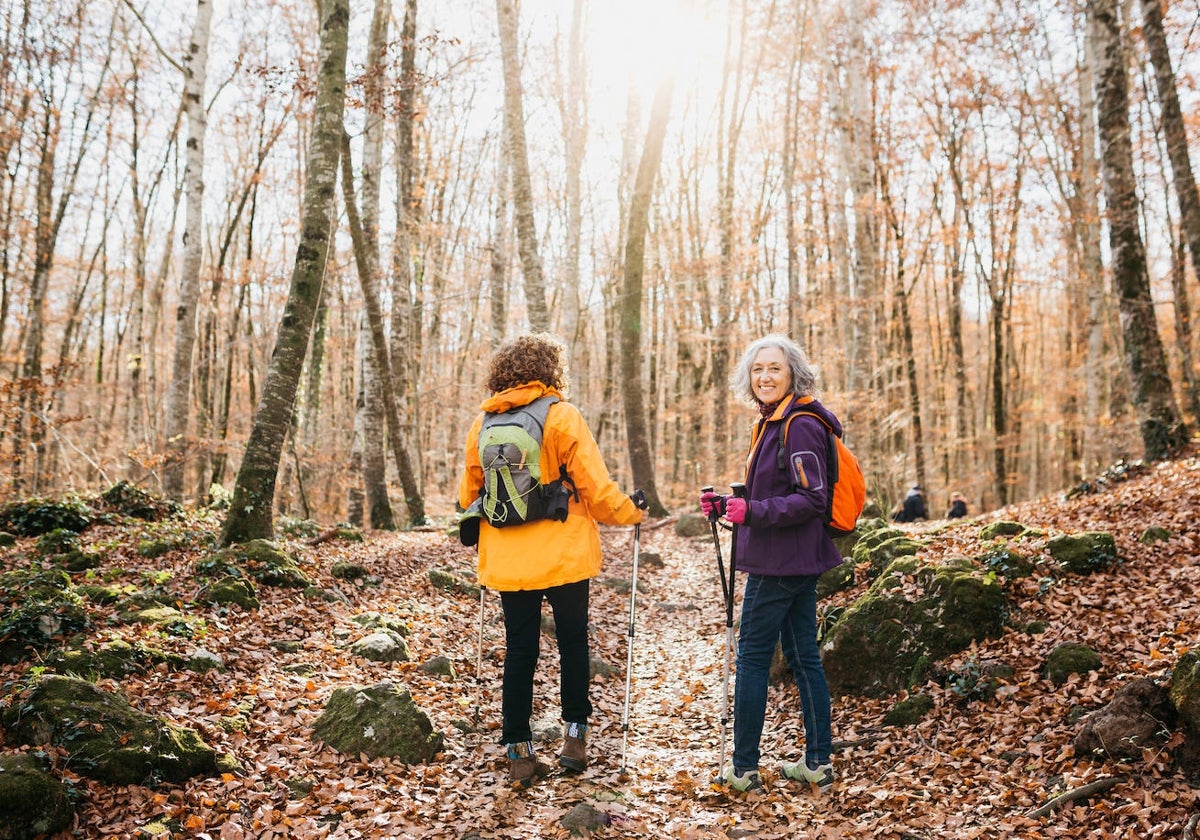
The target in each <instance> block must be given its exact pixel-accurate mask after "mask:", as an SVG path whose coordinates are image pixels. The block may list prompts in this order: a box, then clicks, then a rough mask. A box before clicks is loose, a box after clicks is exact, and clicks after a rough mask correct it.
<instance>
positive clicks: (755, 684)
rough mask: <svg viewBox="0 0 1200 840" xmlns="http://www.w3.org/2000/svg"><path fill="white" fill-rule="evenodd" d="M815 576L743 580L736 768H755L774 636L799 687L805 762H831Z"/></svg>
mask: <svg viewBox="0 0 1200 840" xmlns="http://www.w3.org/2000/svg"><path fill="white" fill-rule="evenodd" d="M818 577H819V576H818V575H799V576H794V577H773V576H769V575H749V576H748V578H747V580H746V594H745V599H744V600H743V602H742V628H741V632H740V633H739V635H738V652H737V680H736V683H735V687H734V693H733V767H734V770H736V771H737V772H738V773H745V772H747V771H750V770H757V769H758V760H759V758H760V756H761V753H760V752H759V749H758V742H759V740H760V739H761V738H762V730H763V718H764V717H765V716H766V713H767V684H768V681H769V678H770V671H771V658H772V656H774V654H775V643H776V642H780V643H782V645H783V655H784V657H786V659H787V662H788V665H789V666H791V669H792V673H793V674H794V675H795V677H796V687H797V688H798V689H800V707H801V709H802V711H803V713H804V746H805V762H806V763H807V764H808V766H809V767H817V766H820V765H822V764H828V763H829V759H830V754H831V753H832V750H833V736H832V734H831V724H830V716H831V712H830V703H829V685H828V683H826V682H825V669H824V668H823V667H822V666H821V652H820V650H819V649H818V647H817V579H818Z"/></svg>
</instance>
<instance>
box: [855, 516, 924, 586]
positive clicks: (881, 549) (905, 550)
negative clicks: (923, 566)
mask: <svg viewBox="0 0 1200 840" xmlns="http://www.w3.org/2000/svg"><path fill="white" fill-rule="evenodd" d="M920 550H921V543H919V542H917V541H916V540H914V539H912V538H911V537H910V536H909V535H908V534H906V533H904V532H903V531H901V530H899V529H898V528H881V529H879V530H877V531H873V532H871V533H870V534H867V535H866V536H865V537H862V538H861V539H860V540H859V541H858V543H857V544H856V545H855V546H854V552H853V555H852V557H853V559H854V563H855V564H856V565H862V564H864V563H865V564H866V565H867V577H868V578H869V579H874V578H876V577H878V576H879V575H881V574H883V572H884V570H885V569H887V567H888V566H889V565H890V564H891V562H892V561H893V560H895V559H896V558H897V557H913V556H915V555H916V553H917V552H918V551H920Z"/></svg>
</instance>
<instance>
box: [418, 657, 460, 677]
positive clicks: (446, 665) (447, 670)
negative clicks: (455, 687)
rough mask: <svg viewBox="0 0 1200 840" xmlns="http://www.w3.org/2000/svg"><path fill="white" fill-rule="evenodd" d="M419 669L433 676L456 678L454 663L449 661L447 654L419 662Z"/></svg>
mask: <svg viewBox="0 0 1200 840" xmlns="http://www.w3.org/2000/svg"><path fill="white" fill-rule="evenodd" d="M420 667H421V670H422V671H424V672H425V673H426V674H432V675H433V676H435V677H447V678H448V679H451V680H453V679H456V678H457V677H458V674H457V673H456V672H455V670H454V663H453V662H451V661H450V657H448V656H435V657H433V658H432V659H427V660H425V661H424V662H422V663H421V666H420Z"/></svg>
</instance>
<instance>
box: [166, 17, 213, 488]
mask: <svg viewBox="0 0 1200 840" xmlns="http://www.w3.org/2000/svg"><path fill="white" fill-rule="evenodd" d="M211 29H212V3H211V2H209V0H197V2H196V21H195V24H194V25H193V27H192V39H191V42H190V43H189V44H188V51H187V55H186V56H185V57H184V60H183V61H184V63H183V68H184V88H183V99H184V107H185V108H186V109H187V115H188V139H187V153H186V155H187V167H186V171H185V173H184V179H185V180H186V181H187V203H186V210H185V213H186V216H185V220H184V226H183V269H182V276H181V277H180V290H179V305H178V307H177V308H176V310H175V355H174V361H173V362H172V365H171V387H170V390H169V391H168V393H167V421H166V434H167V453H168V454H167V460H166V462H165V463H164V464H163V493H165V494H166V495H167V496H168V497H169V498H172V499H176V500H181V499H182V498H183V487H184V467H185V465H186V459H187V454H188V417H189V414H190V411H191V404H190V403H191V393H192V351H193V348H194V347H195V344H196V303H197V301H198V300H199V296H200V264H201V261H202V257H203V254H204V250H203V249H204V236H203V233H204V135H205V132H206V129H207V122H208V121H207V115H206V114H205V109H204V87H205V77H206V75H207V68H208V40H209V33H210V31H211Z"/></svg>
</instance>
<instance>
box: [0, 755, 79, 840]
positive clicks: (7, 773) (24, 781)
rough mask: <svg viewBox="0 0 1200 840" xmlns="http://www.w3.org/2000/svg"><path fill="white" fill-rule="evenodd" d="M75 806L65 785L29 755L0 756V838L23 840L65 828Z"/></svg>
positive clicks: (72, 815)
mask: <svg viewBox="0 0 1200 840" xmlns="http://www.w3.org/2000/svg"><path fill="white" fill-rule="evenodd" d="M74 819H75V808H74V806H73V805H72V804H71V798H70V796H69V795H68V793H67V788H66V786H65V785H64V784H63V783H62V782H60V781H59V780H58V779H56V778H54V777H53V776H51V775H50V774H49V773H47V772H46V771H45V770H44V769H43V768H42V765H41V763H40V762H38V760H37V759H35V758H34V757H33V756H29V755H23V754H22V755H0V840H18V838H20V840H25V838H34V837H40V836H48V835H51V834H56V833H57V832H60V831H63V830H64V829H66V828H69V827H70V825H71V823H72V822H74Z"/></svg>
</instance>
